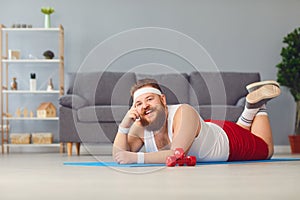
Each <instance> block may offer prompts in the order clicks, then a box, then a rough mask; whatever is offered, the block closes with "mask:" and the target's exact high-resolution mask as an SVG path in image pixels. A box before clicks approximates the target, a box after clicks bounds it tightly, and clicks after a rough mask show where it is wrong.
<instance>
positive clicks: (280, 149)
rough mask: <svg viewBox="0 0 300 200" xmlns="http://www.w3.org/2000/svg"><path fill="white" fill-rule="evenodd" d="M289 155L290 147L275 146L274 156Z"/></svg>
mask: <svg viewBox="0 0 300 200" xmlns="http://www.w3.org/2000/svg"><path fill="white" fill-rule="evenodd" d="M289 153H291V148H290V145H275V146H274V154H289Z"/></svg>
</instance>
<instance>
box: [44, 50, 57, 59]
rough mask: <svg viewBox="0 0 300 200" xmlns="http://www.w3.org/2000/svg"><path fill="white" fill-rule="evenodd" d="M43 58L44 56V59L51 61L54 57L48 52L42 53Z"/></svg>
mask: <svg viewBox="0 0 300 200" xmlns="http://www.w3.org/2000/svg"><path fill="white" fill-rule="evenodd" d="M43 56H45V58H46V59H52V58H54V56H55V55H54V53H53V52H52V51H50V50H48V51H45V52H44V53H43Z"/></svg>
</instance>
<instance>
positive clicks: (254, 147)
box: [205, 120, 269, 161]
mask: <svg viewBox="0 0 300 200" xmlns="http://www.w3.org/2000/svg"><path fill="white" fill-rule="evenodd" d="M205 121H206V122H212V123H214V124H217V125H218V126H220V127H221V128H222V129H223V130H224V131H225V132H226V134H227V137H228V140H229V157H228V161H234V160H265V159H267V158H268V153H269V150H268V145H267V143H266V142H265V141H263V140H262V139H261V138H260V137H257V136H256V135H254V134H253V133H251V132H250V131H248V130H246V129H244V128H242V127H240V126H239V125H237V124H236V123H234V122H230V121H221V120H205Z"/></svg>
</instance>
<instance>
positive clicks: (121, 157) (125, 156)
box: [114, 151, 137, 164]
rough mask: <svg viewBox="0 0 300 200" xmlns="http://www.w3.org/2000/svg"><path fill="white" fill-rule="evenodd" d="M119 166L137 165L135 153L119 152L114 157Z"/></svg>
mask: <svg viewBox="0 0 300 200" xmlns="http://www.w3.org/2000/svg"><path fill="white" fill-rule="evenodd" d="M114 159H115V161H116V162H117V163H119V164H130V163H137V153H135V152H130V151H119V152H117V153H116V155H115V157H114Z"/></svg>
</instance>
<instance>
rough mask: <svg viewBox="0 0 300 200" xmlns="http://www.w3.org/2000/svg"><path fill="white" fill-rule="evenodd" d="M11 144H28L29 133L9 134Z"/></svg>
mask: <svg viewBox="0 0 300 200" xmlns="http://www.w3.org/2000/svg"><path fill="white" fill-rule="evenodd" d="M10 143H11V144H29V143H30V133H11V134H10Z"/></svg>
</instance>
